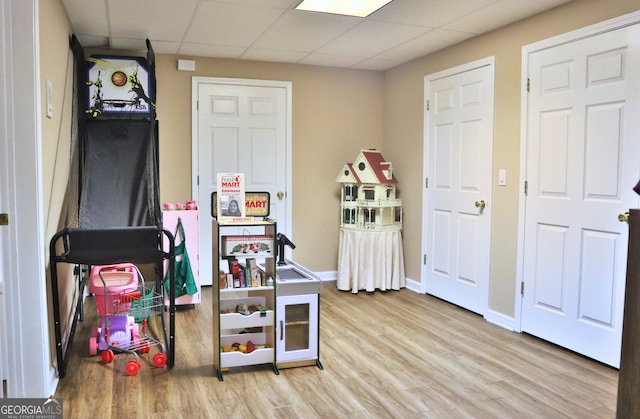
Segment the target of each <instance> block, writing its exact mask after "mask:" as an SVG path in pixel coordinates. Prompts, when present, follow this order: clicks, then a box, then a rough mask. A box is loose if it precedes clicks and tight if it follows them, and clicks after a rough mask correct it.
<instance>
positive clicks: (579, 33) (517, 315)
mask: <svg viewBox="0 0 640 419" xmlns="http://www.w3.org/2000/svg"><path fill="white" fill-rule="evenodd" d="M635 24H640V11H638V12H632V13H629V14H626V15H622V16H618V17H616V18H613V19H609V20H605V21H603V22H600V23H596V24H593V25H589V26H586V27H584V28H580V29H576V30H574V31H570V32H566V33H563V34H560V35H557V36H554V37H551V38H547V39H544V40H541V41H538V42H534V43H532V44H528V45H524V46H523V47H522V66H521V76H520V77H521V84H522V92H523V94H522V95H521V97H520V183H519V192H518V240H517V262H516V279H515V306H514V323H513V325H514V331H516V332H522V299H523V296H522V295H521V293H520V289H521V287H522V282H523V275H524V228H525V219H526V208H525V206H526V195H525V193H524V182H525V181H526V180H527V177H526V174H527V124H528V117H529V95H528V94H526V89H527V79H528V77H529V71H528V68H529V55H531V54H533V53H535V52H538V51H542V50H545V49H550V48H554V47H558V46H561V45H564V44H568V43H571V42H575V41H579V40H582V39H586V38H590V37H593V36H597V35H600V34H602V33H606V32H610V31H614V30H616V29H622V28H624V27H627V26H631V25H635Z"/></svg>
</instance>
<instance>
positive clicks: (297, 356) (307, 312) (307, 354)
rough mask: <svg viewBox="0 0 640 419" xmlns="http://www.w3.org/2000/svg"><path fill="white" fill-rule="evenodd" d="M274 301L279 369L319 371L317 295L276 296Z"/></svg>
mask: <svg viewBox="0 0 640 419" xmlns="http://www.w3.org/2000/svg"><path fill="white" fill-rule="evenodd" d="M276 300H277V301H276V307H277V308H276V323H277V331H276V334H277V337H276V339H277V342H276V358H277V365H278V368H288V367H298V366H305V365H317V366H318V367H320V368H322V366H321V364H320V360H319V357H318V346H319V339H318V334H319V328H318V321H319V312H318V310H319V301H318V294H303V295H286V296H278V297H277V299H276Z"/></svg>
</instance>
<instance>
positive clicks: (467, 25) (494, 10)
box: [443, 0, 571, 33]
mask: <svg viewBox="0 0 640 419" xmlns="http://www.w3.org/2000/svg"><path fill="white" fill-rule="evenodd" d="M570 1H571V0H565V1H562V0H527V1H521V0H500V1H497V2H494V3H493V4H491V5H489V6H487V7H484V8H482V9H479V10H476V11H475V12H473V13H471V14H469V15H466V16H463V17H461V18H459V19H457V20H455V21H453V22H451V23H449V24H447V25H445V26H443V28H445V29H453V30H460V31H467V32H475V33H484V32H489V31H492V30H494V29H498V28H500V27H503V26H507V25H509V24H511V23H514V22H517V21H519V20H522V19H525V18H527V17H529V16H533V15H536V14H538V13H542V12H544V11H545V10H549V9H551V8H555V7H558V6H560V5H561V4H563V3H569V2H570Z"/></svg>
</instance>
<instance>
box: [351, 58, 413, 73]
mask: <svg viewBox="0 0 640 419" xmlns="http://www.w3.org/2000/svg"><path fill="white" fill-rule="evenodd" d="M400 64H402V61H394V60H383V59H380V58H370V59H368V60H364V61H362V62H360V63H358V64H356V65H354V66H352V68H355V69H358V70H375V71H384V70H388V69H390V68H392V67H395V66H397V65H400Z"/></svg>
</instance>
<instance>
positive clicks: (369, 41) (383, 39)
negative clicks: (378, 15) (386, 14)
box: [317, 21, 429, 58]
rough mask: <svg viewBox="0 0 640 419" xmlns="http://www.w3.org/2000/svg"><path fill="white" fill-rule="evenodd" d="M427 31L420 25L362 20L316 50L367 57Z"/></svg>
mask: <svg viewBox="0 0 640 419" xmlns="http://www.w3.org/2000/svg"><path fill="white" fill-rule="evenodd" d="M428 31H429V29H427V28H424V27H421V26H411V25H400V24H396V23H387V22H378V21H363V22H362V23H361V24H360V25H358V26H356V27H355V28H353V29H352V30H350V31H349V32H347V33H345V34H344V35H342V36H340V37H339V38H337V39H335V40H334V41H332V42H330V43H329V44H327V45H326V46H324V47H322V48H320V49H319V50H318V51H317V52H320V53H323V54H334V55H353V56H354V57H362V58H369V57H372V56H374V55H377V54H380V53H381V52H384V51H386V50H388V49H390V48H393V47H394V46H396V45H398V44H401V43H403V42H406V41H408V40H410V39H413V38H415V37H418V36H420V35H422V34H424V33H426V32H428Z"/></svg>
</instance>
